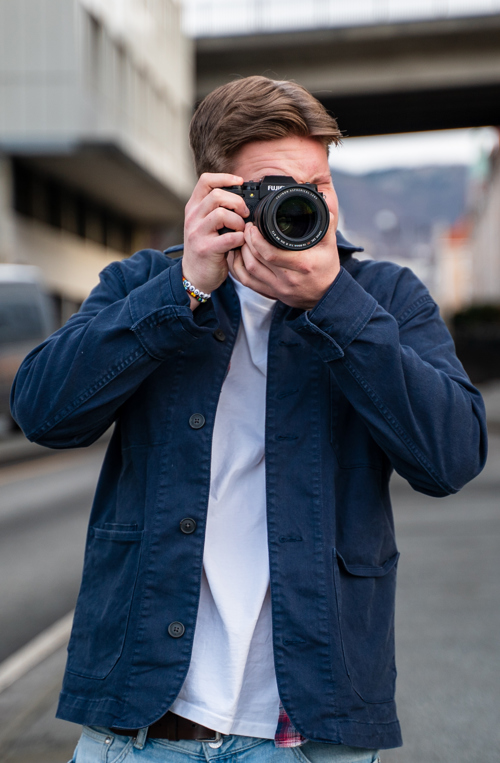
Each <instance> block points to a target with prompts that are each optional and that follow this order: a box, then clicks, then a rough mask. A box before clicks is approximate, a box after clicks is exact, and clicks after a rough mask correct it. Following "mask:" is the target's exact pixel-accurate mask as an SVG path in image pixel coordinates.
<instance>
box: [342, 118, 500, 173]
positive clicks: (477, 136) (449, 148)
mask: <svg viewBox="0 0 500 763" xmlns="http://www.w3.org/2000/svg"><path fill="white" fill-rule="evenodd" d="M497 145H498V132H497V131H496V130H494V129H493V128H492V127H480V128H469V129H463V130H436V131H433V132H420V133H405V134H401V135H381V136H375V137H370V138H346V139H345V140H344V141H343V142H342V145H341V146H339V147H335V146H333V147H332V148H331V149H330V164H331V166H332V167H334V168H336V169H339V170H342V171H343V172H350V173H353V174H361V173H363V172H371V171H374V170H381V169H388V168H392V167H422V166H426V165H427V166H428V165H436V164H463V165H469V166H470V165H473V164H476V163H477V162H478V161H479V159H480V157H481V155H482V154H483V155H484V153H487V154H489V153H490V152H491V150H492V149H493V148H494V147H495V146H497Z"/></svg>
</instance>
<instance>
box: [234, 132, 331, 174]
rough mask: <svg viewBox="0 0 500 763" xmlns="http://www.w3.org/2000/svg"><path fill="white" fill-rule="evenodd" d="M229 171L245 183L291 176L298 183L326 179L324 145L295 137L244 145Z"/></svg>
mask: <svg viewBox="0 0 500 763" xmlns="http://www.w3.org/2000/svg"><path fill="white" fill-rule="evenodd" d="M232 171H233V172H234V173H235V174H239V175H241V176H242V177H244V179H245V180H250V179H251V180H254V179H255V180H257V179H259V178H261V177H263V176H264V175H293V177H294V178H295V180H297V181H298V182H316V181H318V180H323V182H325V181H328V180H329V178H330V168H329V165H328V155H327V153H326V150H325V147H324V145H322V144H321V143H320V142H319V141H317V140H315V139H314V138H301V137H297V136H293V137H289V138H280V139H277V140H270V141H255V142H251V143H246V144H245V145H244V146H243V147H242V148H241V149H240V151H239V152H238V153H237V154H236V156H235V158H234V160H233V167H232Z"/></svg>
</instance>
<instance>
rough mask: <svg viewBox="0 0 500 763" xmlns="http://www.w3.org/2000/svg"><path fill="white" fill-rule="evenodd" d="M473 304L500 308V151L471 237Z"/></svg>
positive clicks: (492, 161) (491, 165) (491, 163)
mask: <svg viewBox="0 0 500 763" xmlns="http://www.w3.org/2000/svg"><path fill="white" fill-rule="evenodd" d="M470 249H471V269H472V283H471V287H472V301H473V302H476V303H483V304H484V303H490V304H496V305H500V151H499V150H498V149H497V150H496V151H494V152H493V154H492V155H491V157H490V161H489V172H488V176H487V178H486V181H485V185H484V190H483V193H482V195H481V197H480V198H479V200H478V203H477V205H476V209H475V211H474V228H473V232H472V237H471V244H470Z"/></svg>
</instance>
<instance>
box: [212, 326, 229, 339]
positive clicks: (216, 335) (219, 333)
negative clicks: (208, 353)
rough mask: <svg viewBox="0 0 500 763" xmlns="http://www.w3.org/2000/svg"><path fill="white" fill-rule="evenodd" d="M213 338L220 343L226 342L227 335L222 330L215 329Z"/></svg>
mask: <svg viewBox="0 0 500 763" xmlns="http://www.w3.org/2000/svg"><path fill="white" fill-rule="evenodd" d="M213 336H214V339H217V341H218V342H225V341H226V335H225V334H224V332H223V330H222V329H215V331H214V334H213Z"/></svg>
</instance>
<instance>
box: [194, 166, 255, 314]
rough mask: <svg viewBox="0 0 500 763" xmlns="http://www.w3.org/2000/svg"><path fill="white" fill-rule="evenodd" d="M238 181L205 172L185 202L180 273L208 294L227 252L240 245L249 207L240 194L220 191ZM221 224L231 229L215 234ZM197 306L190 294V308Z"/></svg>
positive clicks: (223, 269) (219, 279)
mask: <svg viewBox="0 0 500 763" xmlns="http://www.w3.org/2000/svg"><path fill="white" fill-rule="evenodd" d="M242 183H243V178H241V177H239V176H238V175H230V174H226V173H217V174H215V173H208V172H205V173H204V174H203V175H201V177H200V179H199V180H198V182H197V184H196V186H195V188H194V191H193V193H192V195H191V198H190V199H189V201H188V203H187V204H186V212H185V218H184V257H183V260H182V272H183V275H184V277H185V278H187V280H188V281H190V282H191V283H192V284H193V286H195V287H196V288H197V289H200V291H204V292H208V293H210V292H212V291H213V290H214V289H217V287H218V286H220V285H221V283H223V282H224V281H225V280H226V278H227V274H228V265H227V253H228V252H230V251H231V250H232V249H239V248H240V247H241V246H243V243H244V240H245V237H244V231H245V223H244V220H243V218H245V217H248V215H249V210H248V208H247V205H246V204H245V201H244V200H243V199H242V198H241V196H237V195H236V194H234V193H231V192H230V191H224V190H222V189H223V188H224V187H227V186H230V185H241V184H242ZM224 227H226V228H231V233H224V234H223V235H219V232H218V231H219V230H220V229H221V228H224ZM197 306H198V302H197V301H196V300H195V299H194V298H193V297H191V308H192V309H193V310H194V309H195V308H196V307H197Z"/></svg>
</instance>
